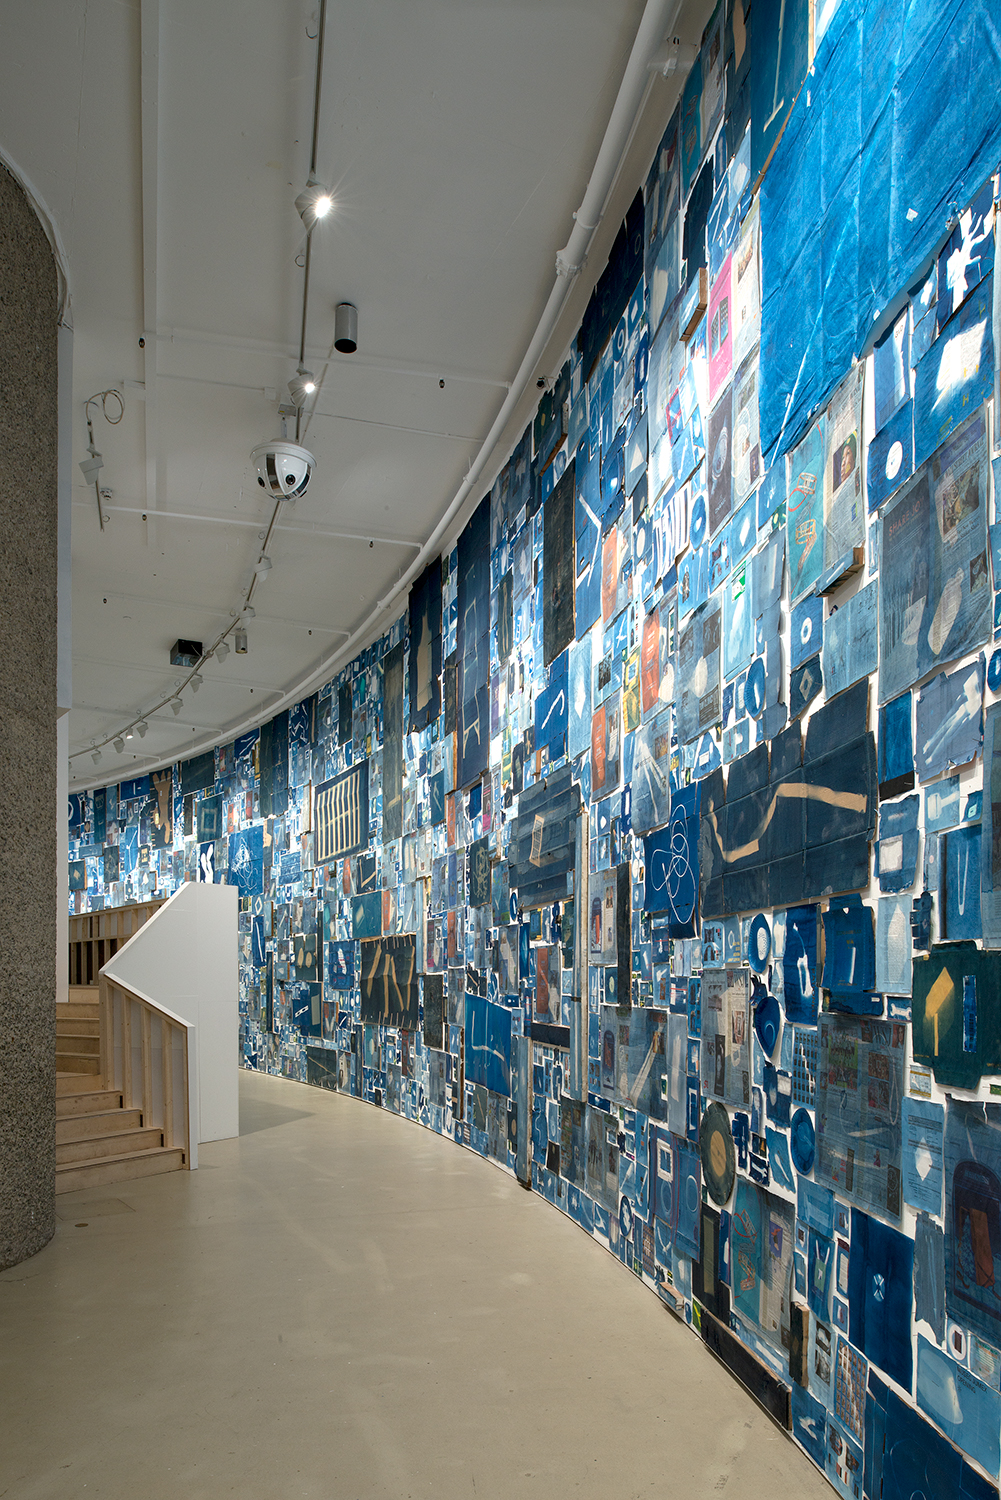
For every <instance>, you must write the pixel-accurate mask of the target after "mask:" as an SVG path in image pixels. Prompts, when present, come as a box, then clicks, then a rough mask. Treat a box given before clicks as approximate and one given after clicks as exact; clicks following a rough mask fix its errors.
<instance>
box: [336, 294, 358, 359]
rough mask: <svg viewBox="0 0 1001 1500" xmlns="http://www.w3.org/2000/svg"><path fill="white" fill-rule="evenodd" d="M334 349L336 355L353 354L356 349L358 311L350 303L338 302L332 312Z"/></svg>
mask: <svg viewBox="0 0 1001 1500" xmlns="http://www.w3.org/2000/svg"><path fill="white" fill-rule="evenodd" d="M334 348H335V349H336V350H337V352H338V354H353V353H354V352H355V350H356V349H357V348H358V309H357V307H355V305H354V304H353V303H352V302H338V304H337V308H336V310H335V312H334Z"/></svg>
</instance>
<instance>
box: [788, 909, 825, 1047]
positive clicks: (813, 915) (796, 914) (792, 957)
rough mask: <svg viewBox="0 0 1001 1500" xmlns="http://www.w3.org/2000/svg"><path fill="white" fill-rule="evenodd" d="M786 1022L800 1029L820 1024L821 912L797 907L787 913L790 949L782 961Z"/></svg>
mask: <svg viewBox="0 0 1001 1500" xmlns="http://www.w3.org/2000/svg"><path fill="white" fill-rule="evenodd" d="M782 968H783V976H784V984H785V1011H786V1019H787V1020H788V1021H793V1022H795V1023H797V1024H798V1025H801V1026H802V1025H806V1026H812V1025H815V1024H816V1020H817V1007H818V1004H819V999H820V997H819V994H818V992H817V908H816V907H815V906H794V907H793V908H792V909H791V910H790V911H788V912H786V945H785V956H784V958H783V960H782Z"/></svg>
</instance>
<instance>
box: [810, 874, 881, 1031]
mask: <svg viewBox="0 0 1001 1500" xmlns="http://www.w3.org/2000/svg"><path fill="white" fill-rule="evenodd" d="M823 923H824V970H823V975H822V978H821V985H822V987H823V988H824V989H825V990H828V991H830V997H831V1009H832V1010H843V1011H848V1012H850V1013H852V1014H854V1015H868V1014H870V1012H871V1011H872V1009H873V1007H872V1004H871V1003H870V1002H871V999H872V997H871V996H869V997H866V994H865V992H866V991H868V990H871V989H872V988H873V985H874V984H875V980H876V938H875V932H874V929H873V920H872V909H871V907H868V906H863V905H862V898H861V896H845V897H842V899H841V900H840V901H839V900H837V899H834V900H832V901H831V904H830V906H829V907H828V910H827V911H826V912H825V913H824V917H823ZM878 1010H882V1005H881V1004H880V1005H879V1007H878ZM877 1013H878V1012H877Z"/></svg>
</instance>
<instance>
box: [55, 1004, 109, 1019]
mask: <svg viewBox="0 0 1001 1500" xmlns="http://www.w3.org/2000/svg"><path fill="white" fill-rule="evenodd" d="M62 1016H65V1017H66V1019H68V1020H69V1019H74V1020H90V1022H96V1020H98V1019H99V1016H101V1007H99V1005H98V1001H96V999H95V1001H87V1002H84V1001H71V1002H69V1004H68V1005H57V1007H56V1020H57V1022H59V1019H60V1017H62Z"/></svg>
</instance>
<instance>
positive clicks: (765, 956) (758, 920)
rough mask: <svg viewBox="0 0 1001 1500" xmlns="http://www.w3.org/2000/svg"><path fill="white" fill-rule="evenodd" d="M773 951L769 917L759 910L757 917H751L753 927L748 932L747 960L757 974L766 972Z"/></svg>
mask: <svg viewBox="0 0 1001 1500" xmlns="http://www.w3.org/2000/svg"><path fill="white" fill-rule="evenodd" d="M771 952H772V929H771V928H770V927H769V925H768V918H767V917H766V916H765V915H764V913H763V912H760V911H759V912H758V914H757V916H756V917H752V918H751V927H750V931H749V932H748V934H747V962H748V963H749V964H750V966H751V968H752V969H753V970H754V972H755V974H763V973H764V972H765V970H766V969H767V967H768V960H769V958H770V957H771Z"/></svg>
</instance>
